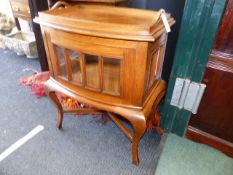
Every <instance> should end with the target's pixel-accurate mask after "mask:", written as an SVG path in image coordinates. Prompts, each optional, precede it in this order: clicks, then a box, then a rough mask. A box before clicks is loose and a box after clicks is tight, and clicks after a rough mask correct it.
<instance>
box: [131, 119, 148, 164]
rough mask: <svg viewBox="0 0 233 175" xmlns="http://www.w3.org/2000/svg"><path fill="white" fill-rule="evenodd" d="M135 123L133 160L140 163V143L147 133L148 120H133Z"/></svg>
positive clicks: (134, 162) (133, 123)
mask: <svg viewBox="0 0 233 175" xmlns="http://www.w3.org/2000/svg"><path fill="white" fill-rule="evenodd" d="M131 124H132V125H133V131H134V134H133V138H132V162H133V164H135V165H138V164H139V157H138V143H139V141H140V139H141V137H142V136H143V134H144V133H145V130H146V121H144V120H139V121H133V122H131Z"/></svg>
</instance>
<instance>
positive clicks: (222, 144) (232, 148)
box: [186, 126, 233, 157]
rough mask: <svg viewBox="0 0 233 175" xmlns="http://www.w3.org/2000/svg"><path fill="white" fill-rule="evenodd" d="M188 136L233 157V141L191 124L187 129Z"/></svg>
mask: <svg viewBox="0 0 233 175" xmlns="http://www.w3.org/2000/svg"><path fill="white" fill-rule="evenodd" d="M186 137H187V138H188V139H190V140H193V141H196V142H199V143H203V144H207V145H209V146H212V147H214V148H216V149H219V150H221V151H222V152H224V153H225V154H227V155H229V156H231V157H233V143H232V142H228V141H226V140H224V139H221V138H219V137H216V136H215V135H212V134H210V133H208V132H204V131H202V130H199V129H197V128H195V127H192V126H189V127H188V129H187V131H186Z"/></svg>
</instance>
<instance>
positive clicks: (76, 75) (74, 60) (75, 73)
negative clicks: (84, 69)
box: [70, 51, 82, 83]
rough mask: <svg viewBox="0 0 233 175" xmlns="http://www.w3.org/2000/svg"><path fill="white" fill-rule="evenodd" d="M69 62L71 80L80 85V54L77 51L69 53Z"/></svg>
mask: <svg viewBox="0 0 233 175" xmlns="http://www.w3.org/2000/svg"><path fill="white" fill-rule="evenodd" d="M70 60H71V68H72V80H73V81H75V82H77V83H82V73H81V63H80V53H79V52H77V51H70Z"/></svg>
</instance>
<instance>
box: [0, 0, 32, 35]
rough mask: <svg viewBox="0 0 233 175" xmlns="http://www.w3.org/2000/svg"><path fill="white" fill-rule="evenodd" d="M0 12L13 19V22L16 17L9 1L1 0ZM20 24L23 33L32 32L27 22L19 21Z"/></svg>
mask: <svg viewBox="0 0 233 175" xmlns="http://www.w3.org/2000/svg"><path fill="white" fill-rule="evenodd" d="M0 12H1V13H4V14H6V15H7V16H9V17H10V18H12V20H13V21H14V16H13V13H12V10H11V6H10V1H9V0H0ZM19 23H20V26H21V30H22V31H29V30H30V27H29V25H28V22H27V21H25V20H21V19H19Z"/></svg>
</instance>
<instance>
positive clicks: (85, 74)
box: [34, 2, 175, 165]
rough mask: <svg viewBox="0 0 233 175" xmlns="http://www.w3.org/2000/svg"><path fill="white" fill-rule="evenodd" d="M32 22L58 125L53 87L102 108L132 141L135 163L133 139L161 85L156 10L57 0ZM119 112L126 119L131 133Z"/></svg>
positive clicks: (160, 29)
mask: <svg viewBox="0 0 233 175" xmlns="http://www.w3.org/2000/svg"><path fill="white" fill-rule="evenodd" d="M61 7H64V8H61ZM34 21H35V22H37V23H40V25H41V29H42V33H43V39H44V43H45V46H46V52H47V57H48V59H49V66H50V73H51V78H50V80H49V81H47V82H46V83H45V89H46V94H47V95H48V96H49V97H50V98H51V100H52V101H53V103H54V105H55V107H56V108H57V110H58V124H57V126H58V128H61V127H62V120H63V113H64V112H69V111H65V110H64V109H63V108H62V106H61V104H59V102H58V99H57V97H55V92H60V93H63V94H65V95H67V96H70V97H72V98H74V99H77V100H78V101H79V102H80V103H84V104H88V105H90V106H91V107H92V108H94V109H95V110H97V111H98V110H101V111H107V112H108V113H109V115H110V117H111V118H112V120H113V121H114V122H115V123H116V124H117V126H119V128H120V129H121V130H122V131H123V132H124V133H125V135H126V136H127V137H128V138H129V139H130V141H131V142H132V145H131V146H132V162H133V163H134V164H136V165H138V164H139V156H138V143H139V141H140V138H141V137H142V136H143V134H144V132H145V129H146V124H147V119H148V116H149V114H150V112H151V109H152V106H153V105H154V107H155V108H157V106H158V104H159V102H160V101H161V99H162V98H163V96H164V94H165V88H166V83H165V82H164V81H163V80H161V71H162V63H163V59H164V51H165V47H166V41H167V34H166V32H165V28H164V25H163V23H162V21H161V19H160V13H159V12H156V11H146V10H137V9H127V8H116V7H109V6H93V5H76V6H69V5H67V4H66V3H64V2H59V3H57V4H56V5H55V7H54V8H52V9H51V10H50V11H47V12H42V13H40V14H39V17H37V18H35V19H34ZM168 21H169V24H170V25H172V24H173V23H174V22H175V21H174V19H173V18H171V17H168ZM147 69H148V70H149V71H148V70H147ZM95 110H94V111H92V110H90V111H88V110H83V109H78V110H77V113H81V114H83V113H85V112H90V113H92V112H95ZM70 112H74V111H73V110H72V111H70ZM118 115H119V116H121V117H123V118H124V119H126V120H128V121H129V122H130V123H131V125H132V128H133V132H132V133H130V132H129V130H128V129H127V128H126V127H125V126H124V125H123V124H122V123H121V121H120V118H118V117H117V116H118Z"/></svg>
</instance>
